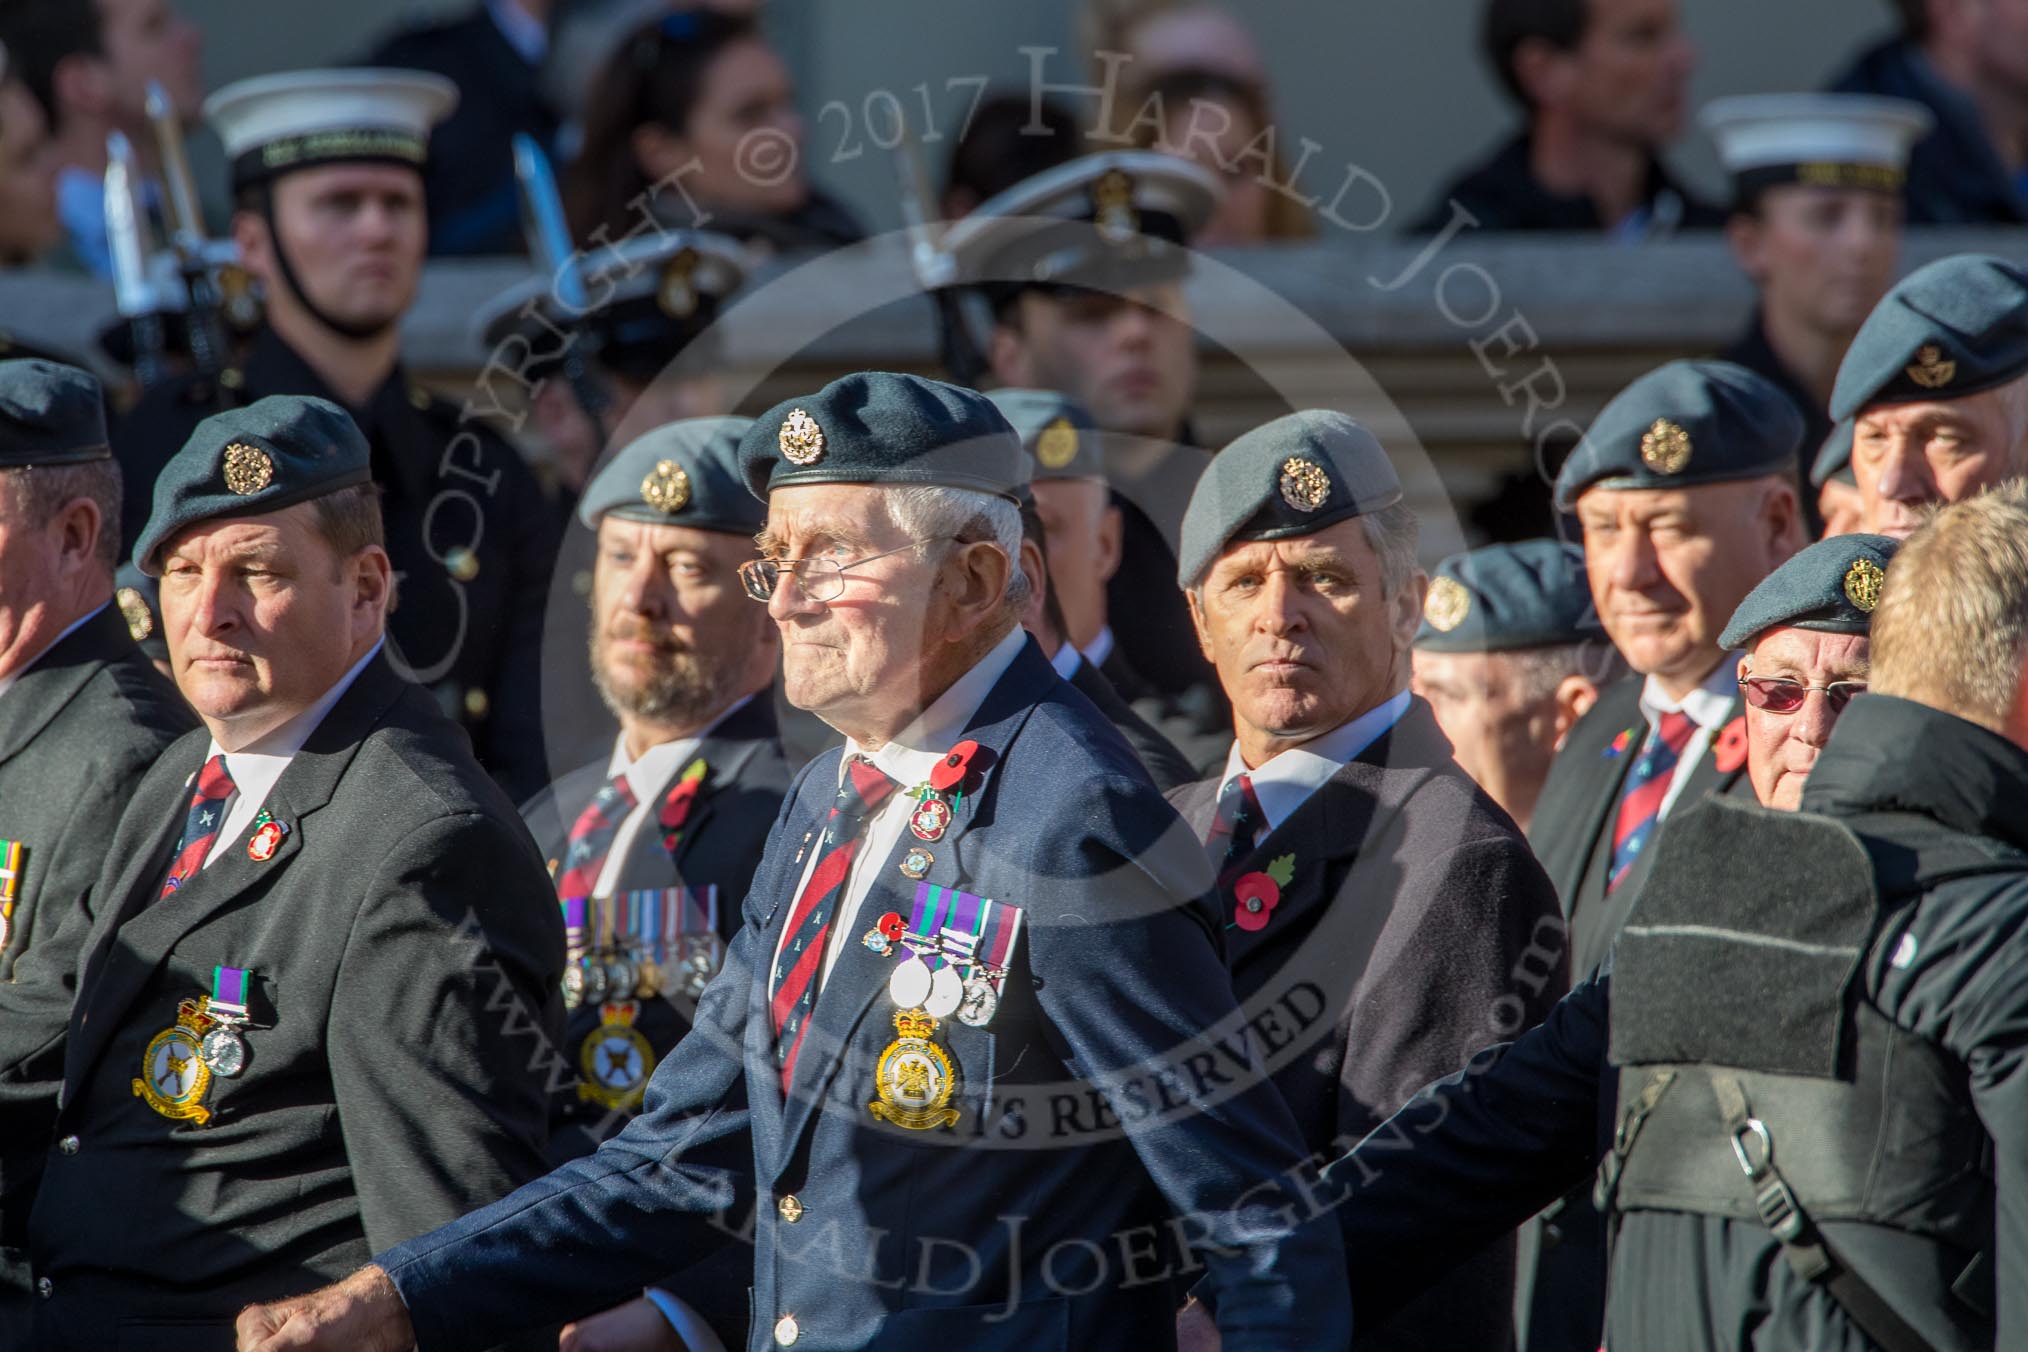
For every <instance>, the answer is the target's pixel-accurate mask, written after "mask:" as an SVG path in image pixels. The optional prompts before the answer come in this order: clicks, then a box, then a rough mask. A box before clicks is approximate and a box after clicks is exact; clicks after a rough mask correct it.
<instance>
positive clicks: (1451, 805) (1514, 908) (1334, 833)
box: [1170, 699, 1567, 1349]
mask: <svg viewBox="0 0 2028 1352" xmlns="http://www.w3.org/2000/svg"><path fill="white" fill-rule="evenodd" d="M1218 782H1219V781H1218V779H1216V778H1213V779H1207V780H1203V781H1200V782H1199V783H1196V784H1192V785H1190V786H1189V787H1187V788H1184V789H1181V790H1178V791H1177V792H1176V793H1174V794H1172V795H1170V797H1171V801H1172V802H1174V803H1175V804H1176V806H1177V808H1178V810H1179V811H1181V812H1182V814H1183V819H1184V821H1186V822H1187V823H1188V824H1189V825H1190V827H1191V829H1192V830H1193V831H1194V832H1195V833H1196V834H1197V835H1198V836H1199V837H1200V838H1202V837H1203V836H1205V835H1206V834H1208V833H1209V831H1210V829H1211V825H1212V821H1213V818H1214V816H1215V810H1216V806H1217V794H1218ZM1284 855H1293V856H1294V859H1293V869H1294V875H1293V877H1292V878H1291V879H1290V881H1289V883H1288V885H1287V886H1285V887H1283V888H1282V889H1281V898H1280V901H1279V902H1278V903H1277V904H1276V906H1275V908H1274V910H1273V911H1272V912H1271V913H1270V915H1269V919H1268V923H1267V925H1266V926H1265V927H1264V928H1262V929H1260V930H1255V931H1248V930H1244V929H1240V928H1237V927H1236V926H1233V925H1230V924H1228V926H1227V928H1226V930H1225V940H1226V950H1227V957H1228V960H1229V962H1230V963H1231V965H1232V973H1233V988H1234V990H1235V991H1236V992H1237V993H1238V994H1239V996H1240V999H1241V1000H1242V1001H1243V1002H1244V1003H1245V1008H1246V1009H1247V1011H1248V1012H1249V1013H1250V1014H1254V1016H1255V1018H1256V1020H1258V1022H1256V1024H1255V1027H1256V1028H1257V1029H1259V1030H1260V1032H1261V1035H1262V1036H1263V1038H1264V1040H1265V1042H1266V1046H1267V1048H1268V1049H1269V1050H1270V1052H1271V1054H1275V1055H1276V1064H1277V1069H1276V1071H1275V1083H1276V1084H1277V1085H1278V1086H1279V1087H1280V1088H1281V1090H1282V1092H1283V1096H1284V1097H1285V1098H1287V1099H1288V1101H1289V1105H1290V1107H1291V1108H1292V1109H1293V1110H1294V1111H1295V1114H1296V1121H1297V1124H1298V1125H1299V1126H1300V1127H1301V1129H1302V1131H1303V1136H1304V1140H1305V1143H1306V1144H1307V1145H1308V1146H1309V1147H1310V1149H1311V1150H1313V1151H1315V1152H1318V1154H1319V1156H1320V1157H1321V1158H1324V1159H1331V1158H1335V1157H1336V1156H1337V1155H1339V1154H1341V1153H1343V1152H1344V1151H1346V1150H1348V1149H1350V1148H1351V1147H1352V1146H1353V1145H1354V1144H1356V1143H1357V1142H1358V1141H1359V1140H1360V1138H1362V1137H1363V1136H1365V1135H1366V1134H1367V1133H1368V1132H1369V1131H1371V1130H1372V1129H1373V1128H1374V1127H1376V1126H1378V1125H1379V1124H1380V1123H1381V1122H1383V1121H1385V1120H1386V1118H1387V1117H1388V1115H1389V1114H1391V1113H1392V1112H1394V1110H1395V1109H1397V1108H1399V1107H1400V1106H1401V1105H1402V1104H1403V1103H1404V1102H1406V1101H1407V1100H1408V1098H1409V1097H1410V1096H1411V1095H1412V1094H1414V1093H1415V1091H1416V1090H1417V1089H1419V1088H1421V1087H1422V1086H1423V1085H1425V1084H1428V1083H1429V1082H1430V1081H1431V1080H1433V1079H1436V1078H1437V1077H1439V1076H1441V1075H1446V1074H1448V1073H1450V1072H1451V1071H1454V1070H1456V1069H1457V1068H1458V1067H1459V1066H1462V1065H1463V1064H1464V1063H1465V1062H1466V1060H1468V1059H1469V1058H1470V1057H1471V1055H1472V1054H1473V1053H1474V1052H1476V1051H1477V1050H1478V1049H1479V1048H1481V1047H1483V1046H1485V1045H1486V1044H1487V1043H1489V1042H1492V1041H1497V1040H1499V1039H1500V1038H1501V1037H1503V1036H1512V1035H1513V1034H1514V1033H1516V1032H1518V1031H1520V1030H1521V1029H1523V1028H1528V1027H1532V1026H1533V1025H1534V1024H1536V1023H1537V1022H1539V1021H1540V1020H1541V1018H1542V1017H1543V1015H1544V1014H1545V1013H1547V1012H1548V1010H1549V1009H1550V1008H1551V1007H1552V1006H1553V1005H1554V1004H1555V1002H1556V1000H1557V997H1558V996H1560V995H1561V994H1562V993H1563V990H1564V987H1565V985H1566V984H1567V983H1566V978H1565V969H1564V943H1563V933H1562V923H1561V918H1560V916H1559V914H1558V911H1557V906H1556V893H1555V891H1554V890H1553V889H1552V888H1551V887H1550V885H1549V880H1548V878H1546V877H1545V876H1544V875H1543V873H1542V869H1541V866H1540V865H1538V864H1537V863H1536V862H1535V859H1534V856H1533V855H1531V854H1530V853H1529V851H1528V844H1527V842H1526V841H1525V840H1524V839H1523V838H1522V835H1521V831H1520V828H1518V827H1517V826H1515V825H1514V823H1513V820H1512V819H1511V818H1509V817H1508V816H1507V814H1506V813H1505V812H1503V811H1501V809H1500V808H1499V806H1498V805H1497V804H1495V803H1494V802H1493V801H1492V800H1491V799H1490V798H1488V797H1486V795H1485V794H1484V793H1482V792H1481V791H1480V790H1479V788H1478V786H1477V785H1475V784H1473V783H1472V781H1471V780H1470V779H1469V778H1468V777H1467V776H1466V775H1465V773H1464V771H1462V770H1460V769H1459V768H1458V766H1457V763H1456V762H1455V761H1454V760H1452V759H1451V748H1450V743H1449V742H1448V741H1446V740H1445V739H1444V735H1443V733H1442V732H1441V731H1440V730H1439V729H1438V727H1437V724H1436V719H1435V717H1434V715H1432V714H1431V713H1430V710H1429V706H1428V705H1427V704H1425V703H1424V702H1423V701H1422V700H1420V699H1417V700H1415V701H1413V702H1412V703H1411V704H1410V705H1409V708H1408V710H1407V712H1406V713H1404V714H1403V715H1402V718H1401V721H1400V722H1398V723H1397V724H1396V725H1395V726H1394V727H1393V729H1391V730H1390V731H1389V732H1387V733H1385V734H1383V735H1382V736H1381V737H1380V738H1378V739H1377V740H1376V741H1374V742H1373V744H1372V745H1370V746H1368V747H1367V748H1366V749H1365V750H1364V751H1362V752H1361V753H1360V754H1359V755H1358V756H1356V757H1354V758H1353V759H1352V760H1351V761H1350V762H1348V763H1347V764H1346V765H1345V766H1344V768H1343V769H1341V770H1340V771H1339V772H1338V773H1337V774H1336V775H1334V776H1333V777H1332V778H1331V780H1330V781H1329V782H1327V783H1326V784H1325V785H1324V786H1323V787H1321V788H1319V789H1318V790H1317V791H1316V792H1314V793H1312V794H1311V795H1310V796H1309V797H1308V798H1306V799H1305V800H1304V801H1303V802H1302V804H1301V805H1300V806H1299V807H1298V808H1297V809H1296V810H1295V812H1294V813H1292V814H1291V815H1290V816H1289V818H1288V819H1287V820H1286V821H1284V822H1283V823H1282V824H1281V825H1280V826H1279V827H1277V828H1276V829H1275V830H1274V831H1272V832H1270V833H1269V834H1268V835H1267V836H1265V837H1264V838H1262V839H1261V840H1260V842H1259V843H1258V844H1257V845H1256V847H1255V849H1254V851H1253V853H1252V854H1251V855H1250V856H1248V858H1247V859H1246V860H1244V861H1243V862H1242V863H1241V864H1240V866H1239V867H1240V868H1242V869H1245V870H1265V869H1266V868H1268V867H1269V865H1270V863H1271V862H1272V861H1274V860H1276V859H1277V858H1280V857H1282V856H1284ZM1222 904H1223V906H1224V909H1225V912H1226V915H1227V917H1228V918H1229V917H1230V916H1231V914H1232V912H1233V908H1234V906H1235V905H1236V903H1235V902H1234V900H1233V899H1232V898H1231V897H1230V896H1227V897H1224V898H1222ZM1473 1252H1474V1251H1473V1248H1471V1247H1460V1248H1459V1249H1458V1250H1457V1254H1456V1256H1457V1257H1458V1258H1467V1259H1468V1260H1469V1261H1467V1262H1465V1263H1463V1264H1462V1265H1461V1266H1459V1268H1458V1270H1457V1271H1456V1272H1455V1273H1453V1274H1452V1276H1451V1277H1450V1278H1448V1279H1447V1280H1445V1281H1444V1282H1442V1283H1440V1284H1439V1286H1438V1287H1437V1289H1436V1290H1435V1291H1434V1292H1432V1293H1431V1295H1430V1296H1429V1297H1428V1298H1426V1299H1424V1300H1423V1301H1421V1302H1419V1303H1417V1304H1416V1305H1415V1306H1413V1307H1411V1308H1410V1309H1408V1310H1406V1311H1403V1312H1402V1313H1400V1314H1398V1315H1396V1316H1395V1317H1394V1318H1392V1319H1390V1320H1388V1321H1386V1322H1383V1323H1372V1322H1369V1321H1368V1320H1367V1319H1365V1318H1364V1317H1363V1316H1362V1315H1361V1314H1360V1312H1359V1311H1358V1310H1357V1309H1356V1308H1355V1309H1354V1318H1355V1320H1357V1321H1358V1329H1359V1336H1358V1346H1360V1347H1361V1348H1367V1347H1377V1348H1403V1349H1408V1348H1433V1347H1444V1348H1473V1349H1483V1348H1500V1347H1505V1346H1507V1345H1508V1343H1509V1341H1510V1338H1511V1331H1512V1319H1511V1315H1510V1312H1509V1305H1510V1302H1511V1299H1512V1293H1513V1266H1514V1249H1513V1244H1512V1242H1511V1240H1499V1241H1496V1242H1494V1243H1492V1244H1491V1245H1490V1246H1488V1247H1485V1248H1483V1249H1481V1250H1479V1251H1478V1252H1477V1254H1476V1256H1472V1255H1473ZM1349 1257H1350V1259H1351V1261H1352V1262H1353V1263H1354V1264H1355V1265H1357V1264H1358V1263H1359V1262H1360V1261H1362V1260H1361V1259H1360V1258H1359V1256H1358V1255H1357V1254H1352V1255H1349Z"/></svg>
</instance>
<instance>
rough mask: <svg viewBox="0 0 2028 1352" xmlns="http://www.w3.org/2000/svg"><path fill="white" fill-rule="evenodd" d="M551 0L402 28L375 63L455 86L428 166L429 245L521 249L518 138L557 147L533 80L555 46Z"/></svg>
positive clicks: (506, 1)
mask: <svg viewBox="0 0 2028 1352" xmlns="http://www.w3.org/2000/svg"><path fill="white" fill-rule="evenodd" d="M551 7H552V0H483V3H481V4H480V5H478V6H477V7H476V8H474V9H472V10H471V11H470V12H469V13H467V14H465V15H464V16H463V17H462V18H455V19H448V20H445V21H443V22H439V23H433V24H427V25H424V26H422V27H417V28H410V29H407V30H405V31H403V32H400V33H396V34H394V35H393V36H392V37H390V38H388V39H387V40H386V41H384V42H382V43H381V44H380V46H379V47H377V48H376V49H375V50H374V52H373V55H372V56H371V57H369V58H368V59H367V62H366V64H367V65H369V66H384V67H394V68H398V69H407V70H426V71H431V72H434V73H435V74H438V75H441V76H443V77H445V78H446V79H448V80H450V81H451V83H453V84H455V85H457V87H458V106H457V109H456V111H454V112H453V113H452V114H451V116H450V118H449V120H448V121H446V122H445V123H444V124H443V125H442V126H441V127H439V128H437V130H436V134H435V136H434V137H432V138H431V139H432V144H433V147H434V149H433V153H432V154H431V156H430V162H429V168H428V171H427V172H426V173H425V174H424V182H423V186H424V193H425V196H426V197H427V199H428V202H429V224H430V253H431V254H432V255H435V256H439V257H442V256H449V255H459V254H518V253H521V252H522V251H523V241H522V236H521V206H520V198H519V195H518V191H517V189H516V187H515V183H514V150H513V137H514V134H515V133H516V132H526V133H527V134H528V135H530V136H533V137H534V138H535V139H536V140H537V141H540V142H541V143H542V144H543V146H544V147H551V146H553V145H554V144H555V141H556V129H557V116H556V114H555V112H554V111H552V110H551V108H550V106H549V104H548V102H547V100H545V99H544V98H543V96H542V93H541V91H540V88H539V87H538V82H537V79H536V76H537V72H538V71H540V70H541V68H542V62H543V58H544V57H546V56H547V55H548V53H549V21H550V10H551Z"/></svg>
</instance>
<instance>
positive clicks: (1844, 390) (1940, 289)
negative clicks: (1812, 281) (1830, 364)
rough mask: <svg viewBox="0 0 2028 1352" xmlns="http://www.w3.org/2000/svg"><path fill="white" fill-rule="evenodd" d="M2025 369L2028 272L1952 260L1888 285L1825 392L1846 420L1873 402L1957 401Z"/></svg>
mask: <svg viewBox="0 0 2028 1352" xmlns="http://www.w3.org/2000/svg"><path fill="white" fill-rule="evenodd" d="M2023 373H2028V268H2023V267H2022V266H2021V265H2020V264H2018V263H2010V262H2008V261H2007V260H2006V259H2004V258H1995V257H1993V256H1991V255H1989V254H1955V255H1953V256H1951V257H1949V258H1940V259H1938V260H1937V261H1936V262H1934V263H1930V264H1927V265H1926V266H1924V267H1920V268H1917V269H1916V270H1915V271H1914V272H1911V273H1910V274H1908V276H1906V277H1904V278H1902V279H1901V280H1900V281H1899V282H1897V283H1896V284H1895V285H1894V288H1893V289H1892V290H1890V291H1889V292H1888V293H1887V294H1886V295H1885V296H1884V297H1882V298H1881V301H1880V303H1879V304H1878V305H1876V306H1874V307H1873V313H1872V314H1870V315H1868V316H1866V322H1865V323H1864V324H1861V325H1860V326H1859V332H1858V333H1857V334H1856V335H1854V337H1853V339H1852V346H1850V347H1849V348H1847V349H1845V360H1844V361H1842V362H1840V363H1839V364H1838V381H1837V384H1836V385H1835V386H1833V387H1832V390H1831V416H1832V417H1833V418H1836V419H1839V420H1841V421H1842V420H1843V419H1846V418H1850V417H1853V416H1855V415H1857V414H1858V413H1860V412H1862V411H1864V410H1865V409H1866V408H1867V407H1869V406H1870V405H1873V404H1914V403H1922V402H1925V401H1928V400H1932V399H1961V398H1963V397H1964V396H1965V395H1968V394H1977V393H1979V392H1980V391H1982V390H1990V389H1993V388H1995V387H1996V386H2000V385H2004V384H2006V383H2007V382H2008V381H2010V380H2012V379H2014V378H2015V377H2016V376H2019V375H2022V374H2023Z"/></svg>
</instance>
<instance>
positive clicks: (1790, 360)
mask: <svg viewBox="0 0 2028 1352" xmlns="http://www.w3.org/2000/svg"><path fill="white" fill-rule="evenodd" d="M1702 121H1703V122H1704V125H1705V126H1706V127H1707V128H1709V130H1710V132H1711V138H1712V140H1713V141H1715V142H1716V143H1717V145H1718V158H1719V160H1720V161H1721V162H1722V163H1723V164H1724V165H1725V169H1726V172H1727V173H1728V174H1730V175H1731V177H1732V217H1731V219H1730V220H1729V221H1728V222H1727V223H1726V227H1725V234H1726V239H1727V241H1728V242H1729V243H1730V244H1731V245H1732V252H1733V256H1734V257H1736V258H1737V259H1738V260H1739V266H1740V269H1741V270H1742V271H1743V272H1745V273H1746V275H1747V276H1748V277H1751V278H1752V279H1753V284H1754V287H1755V288H1756V289H1757V291H1758V292H1759V295H1760V304H1759V306H1758V307H1757V308H1756V309H1755V311H1754V315H1753V319H1752V320H1751V321H1750V322H1749V323H1748V325H1747V328H1746V332H1744V333H1743V334H1741V335H1740V336H1739V338H1738V340H1737V341H1735V342H1734V343H1733V344H1732V346H1730V347H1728V348H1726V349H1725V350H1724V351H1723V352H1721V353H1719V354H1718V355H1719V356H1720V357H1721V358H1722V359H1724V360H1726V361H1730V362H1737V363H1738V364H1739V365H1741V366H1744V367H1746V368H1747V369H1748V370H1750V371H1753V372H1756V373H1757V374H1759V375H1763V376H1766V377H1767V378H1768V379H1769V380H1771V381H1773V382H1774V383H1775V384H1776V385H1778V386H1780V387H1781V389H1782V391H1783V393H1785V394H1787V395H1788V396H1789V397H1790V398H1791V399H1793V400H1794V401H1795V403H1796V407H1798V408H1799V409H1801V410H1802V414H1803V421H1804V423H1805V425H1806V429H1807V430H1806V432H1805V434H1804V440H1803V444H1804V445H1805V446H1821V445H1823V443H1824V441H1825V439H1826V438H1827V437H1829V436H1830V435H1831V415H1830V412H1829V409H1830V404H1831V387H1832V385H1834V384H1836V383H1837V379H1838V363H1839V362H1841V361H1843V360H1844V359H1845V349H1846V348H1848V347H1850V346H1851V345H1852V336H1853V335H1854V334H1856V333H1858V332H1859V326H1860V325H1861V324H1863V323H1865V322H1866V316H1867V315H1869V314H1871V313H1873V307H1874V306H1875V305H1877V304H1879V303H1880V298H1881V297H1882V296H1884V295H1886V294H1887V288H1888V287H1889V286H1891V285H1893V284H1894V267H1895V261H1896V259H1897V257H1898V255H1899V254H1900V251H1901V217H1902V206H1901V199H1902V191H1901V189H1902V180H1903V175H1904V173H1905V171H1906V166H1907V163H1908V148H1909V145H1910V143H1911V142H1913V141H1914V139H1915V138H1916V137H1917V136H1920V135H1921V134H1922V132H1923V131H1924V130H1925V129H1926V128H1927V127H1928V126H1929V117H1928V115H1927V114H1926V113H1924V112H1923V110H1922V108H1921V107H1920V106H1919V105H1916V104H1912V103H1908V102H1905V101H1902V100H1898V99H1876V98H1867V97H1861V96H1859V95H1852V94H1754V95H1747V96H1745V97H1741V98H1729V99H1719V100H1718V101H1716V102H1715V103H1712V104H1711V105H1710V106H1709V107H1707V108H1706V109H1705V110H1704V112H1703V115H1702ZM1805 500H1806V501H1807V497H1806V499H1805ZM1810 524H1811V525H1812V527H1814V526H1815V525H1816V523H1815V522H1812V523H1810Z"/></svg>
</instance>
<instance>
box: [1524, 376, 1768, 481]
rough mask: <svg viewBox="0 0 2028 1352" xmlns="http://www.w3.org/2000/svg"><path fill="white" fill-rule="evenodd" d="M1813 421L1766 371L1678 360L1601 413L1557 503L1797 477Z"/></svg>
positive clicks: (1573, 459) (1562, 474)
mask: <svg viewBox="0 0 2028 1352" xmlns="http://www.w3.org/2000/svg"><path fill="white" fill-rule="evenodd" d="M1804 430H1805V428H1804V423H1803V415H1802V411H1801V410H1800V409H1798V408H1797V407H1796V405H1795V401H1794V400H1792V399H1790V398H1789V397H1788V395H1786V394H1784V393H1782V391H1781V389H1780V388H1779V387H1778V386H1776V385H1775V384H1774V383H1773V382H1772V381H1769V380H1768V379H1767V378H1766V377H1764V376H1759V375H1755V374H1754V373H1753V372H1752V371H1749V370H1747V369H1746V368H1745V367H1744V366H1735V365H1733V364H1732V363H1731V362H1726V361H1672V362H1670V363H1669V364H1668V365H1666V366H1659V367H1657V368H1655V369H1654V370H1652V371H1650V372H1648V373H1647V374H1646V375H1644V376H1642V377H1641V378H1640V379H1638V380H1636V381H1635V382H1634V383H1633V384H1631V385H1629V386H1627V387H1626V388H1625V389H1624V390H1621V391H1620V392H1619V393H1618V394H1616V395H1614V396H1613V398H1612V402H1610V403H1608V404H1607V405H1606V406H1605V407H1604V408H1603V409H1601V410H1599V415H1598V417H1596V418H1594V419H1593V420H1592V424H1591V427H1590V429H1589V430H1588V431H1587V432H1586V433H1585V434H1584V438H1583V440H1581V441H1579V442H1578V443H1577V446H1576V448H1575V449H1574V450H1572V451H1571V453H1570V457H1569V458H1568V459H1567V460H1565V461H1564V462H1563V468H1562V469H1561V470H1560V471H1558V473H1557V475H1556V506H1557V509H1558V510H1559V511H1565V512H1567V511H1569V510H1570V509H1571V508H1572V507H1574V506H1575V505H1576V504H1577V499H1578V496H1579V495H1580V494H1582V493H1583V492H1584V491H1585V490H1586V489H1588V488H1592V487H1594V486H1596V487H1603V488H1692V487H1696V486H1697V485H1700V484H1715V483H1729V482H1732V481H1735V480H1739V479H1757V478H1759V477H1760V476H1762V475H1764V474H1784V473H1794V472H1795V467H1796V460H1797V457H1798V456H1799V455H1800V454H1801V452H1802V445H1803V434H1804Z"/></svg>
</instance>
